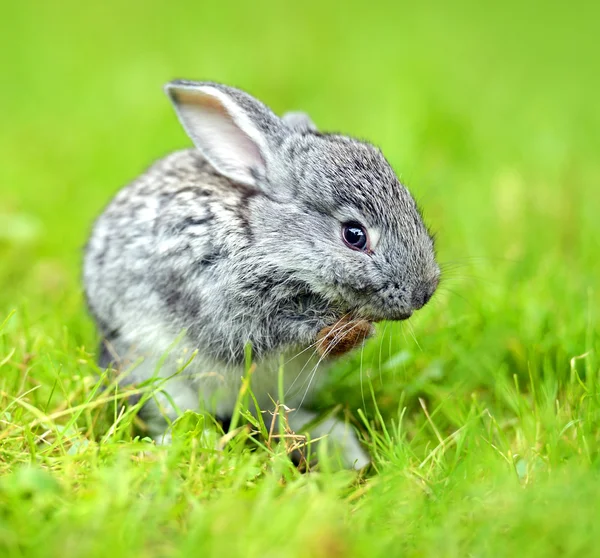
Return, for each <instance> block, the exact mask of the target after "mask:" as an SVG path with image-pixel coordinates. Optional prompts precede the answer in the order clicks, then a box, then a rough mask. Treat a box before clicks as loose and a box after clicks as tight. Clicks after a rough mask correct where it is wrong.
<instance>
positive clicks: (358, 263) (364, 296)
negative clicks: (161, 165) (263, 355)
mask: <svg viewBox="0 0 600 558" xmlns="http://www.w3.org/2000/svg"><path fill="white" fill-rule="evenodd" d="M166 91H167V93H168V95H169V97H170V98H171V100H172V101H173V104H174V106H175V109H176V111H177V114H178V117H179V119H180V121H181V123H182V124H183V126H184V128H185V130H186V131H187V133H188V134H189V136H190V137H191V139H192V140H193V141H194V143H195V145H196V146H197V147H198V148H199V149H200V150H201V151H202V153H203V154H204V156H205V157H206V158H207V159H208V160H209V162H210V163H211V164H212V165H213V167H214V168H215V169H216V171H217V172H218V173H220V174H222V175H223V176H225V177H227V178H229V179H230V180H231V181H233V182H235V183H239V184H243V185H244V186H245V187H246V188H247V189H248V191H250V192H252V195H251V196H249V197H248V206H247V214H246V215H245V216H244V223H245V226H247V227H248V231H247V234H248V235H249V237H250V238H251V239H252V242H251V243H249V247H248V248H246V250H249V251H251V252H252V253H251V254H248V259H249V261H253V262H254V267H255V268H256V265H257V264H256V262H260V264H259V265H261V266H263V273H259V275H261V276H263V277H265V276H269V275H271V276H272V277H277V278H278V281H280V282H284V281H288V280H289V282H290V283H300V284H303V285H306V286H307V288H308V290H309V291H310V292H313V293H315V294H318V295H319V296H320V297H322V298H324V299H325V300H326V301H327V302H328V303H329V304H330V305H331V307H332V308H333V309H337V310H338V311H339V312H350V313H352V314H354V315H356V316H360V317H363V318H366V319H368V320H372V321H378V320H384V319H388V320H398V319H405V318H407V317H409V316H410V315H411V313H412V312H413V311H414V310H416V309H419V308H421V307H422V306H423V305H424V304H425V303H426V302H427V301H428V300H429V299H430V298H431V296H432V294H433V292H434V291H435V289H436V287H437V285H438V282H439V275H440V270H439V267H438V265H437V263H436V261H435V253H434V244H433V239H432V237H431V235H430V234H429V232H428V230H427V227H426V226H425V224H424V223H423V219H422V217H421V214H420V212H419V209H418V207H417V205H416V203H415V201H414V199H413V198H412V196H411V195H410V193H409V192H408V190H407V189H406V188H405V187H404V186H402V184H400V182H399V181H398V178H397V177H396V175H395V173H394V171H393V170H392V168H391V167H390V165H389V163H388V162H387V161H386V159H385V158H384V156H383V155H382V154H381V152H380V151H379V150H378V149H377V148H375V147H373V146H372V145H370V144H368V143H365V142H362V141H358V140H356V139H353V138H350V137H347V136H342V135H337V134H323V133H319V132H318V131H316V129H315V127H314V125H313V124H312V122H311V121H310V119H309V118H308V117H306V116H305V115H302V114H301V113H292V114H289V115H287V116H285V117H283V118H279V117H277V116H276V115H275V114H273V112H271V110H270V109H268V108H267V107H266V106H265V105H263V104H262V103H260V102H259V101H257V100H256V99H254V98H253V97H251V96H250V95H248V94H247V93H244V92H243V91H240V90H238V89H234V88H231V87H227V86H223V85H220V84H215V83H206V82H203V83H197V82H189V81H174V82H171V83H169V84H167V86H166ZM249 273H252V271H249Z"/></svg>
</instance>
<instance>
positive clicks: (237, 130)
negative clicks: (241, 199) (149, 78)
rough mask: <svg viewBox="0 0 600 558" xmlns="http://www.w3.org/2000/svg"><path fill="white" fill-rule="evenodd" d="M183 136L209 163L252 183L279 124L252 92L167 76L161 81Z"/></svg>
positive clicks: (258, 177)
mask: <svg viewBox="0 0 600 558" xmlns="http://www.w3.org/2000/svg"><path fill="white" fill-rule="evenodd" d="M165 91H166V93H167V95H168V96H169V98H170V99H171V101H172V103H173V105H174V107H175V111H176V112H177V116H178V117H179V120H180V121H181V124H182V125H183V127H184V129H185V131H186V132H187V134H188V136H190V138H191V139H192V141H193V142H194V144H195V145H196V147H198V149H200V151H202V153H203V154H204V156H205V157H206V158H207V159H208V161H209V162H210V163H211V164H212V165H213V166H214V168H215V169H216V170H217V171H218V172H219V173H221V174H222V175H224V176H226V177H227V178H229V179H231V180H234V181H236V182H241V183H243V184H247V185H249V186H254V187H256V186H257V185H258V182H260V180H261V178H263V177H265V176H266V174H267V166H268V161H269V160H271V159H272V156H273V155H272V146H273V144H275V143H276V138H277V137H278V136H279V135H280V134H281V133H282V131H283V130H284V129H285V126H284V125H283V124H282V122H281V120H280V119H279V118H278V117H277V116H275V114H273V113H272V112H271V111H270V110H269V109H268V108H267V107H266V106H265V105H263V104H262V103H261V102H260V101H258V100H256V99H255V98H254V97H252V96H250V95H248V94H247V93H244V92H243V91H240V90H239V89H235V88H233V87H227V86H225V85H220V84H216V83H210V82H193V81H181V80H177V81H172V82H170V83H168V84H167V85H166V86H165Z"/></svg>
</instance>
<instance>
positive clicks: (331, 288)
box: [84, 80, 440, 468]
mask: <svg viewBox="0 0 600 558" xmlns="http://www.w3.org/2000/svg"><path fill="white" fill-rule="evenodd" d="M165 90H166V93H167V95H168V96H169V98H170V100H171V102H172V103H173V105H174V107H175V111H176V113H177V116H178V117H179V120H180V121H181V124H182V125H183V127H184V129H185V131H186V132H187V134H188V135H189V136H190V138H191V139H192V141H193V142H194V145H195V147H194V148H192V149H186V150H182V151H177V152H175V153H172V154H171V155H168V156H167V157H165V158H164V159H162V160H160V161H158V162H157V163H155V164H154V165H153V166H152V167H150V169H149V170H147V171H146V172H145V173H144V174H142V175H141V176H140V177H139V178H137V179H136V180H135V181H133V182H132V183H131V184H130V185H129V186H127V187H126V188H124V189H122V190H121V191H120V192H119V193H118V194H117V195H116V196H115V198H114V199H113V200H112V202H111V203H110V204H109V205H108V207H107V208H106V210H105V211H104V213H102V215H101V216H100V217H99V218H98V219H97V221H96V223H95V225H94V227H93V231H92V234H91V237H90V239H89V242H88V244H87V246H86V251H85V258H84V260H85V261H84V282H85V292H86V295H87V301H88V305H89V309H90V311H91V313H92V314H93V316H94V317H95V319H96V322H97V324H98V327H99V329H100V331H101V333H102V335H103V338H104V340H105V341H104V344H103V347H102V349H101V357H100V365H101V366H103V367H106V366H108V365H109V364H110V363H111V362H113V363H114V364H115V365H116V366H118V367H123V366H125V365H126V364H127V363H133V362H134V361H137V360H141V364H139V365H138V366H136V367H134V368H133V371H132V372H131V374H129V376H128V379H127V381H132V382H140V381H143V380H147V379H149V378H152V377H154V376H155V375H156V374H158V376H159V377H161V378H170V379H169V380H168V381H167V382H166V383H165V389H164V391H166V392H167V393H168V397H167V396H163V397H162V398H158V399H157V400H152V401H151V402H150V403H148V404H146V406H145V408H144V409H143V413H144V418H145V419H146V421H147V424H148V427H149V428H150V429H151V433H152V435H153V436H154V437H155V439H157V440H158V441H164V439H165V438H164V436H165V430H166V427H167V421H166V420H165V415H166V416H167V417H168V418H169V419H171V420H172V419H174V418H176V416H177V413H178V411H183V410H186V409H199V408H203V409H208V410H210V411H211V412H214V413H215V414H216V416H218V417H222V418H227V417H230V416H231V413H232V411H233V408H234V405H235V402H236V398H237V395H238V391H239V387H240V379H241V377H242V376H243V374H244V362H245V347H246V345H247V344H248V343H249V344H250V346H251V347H252V355H253V359H254V362H255V363H256V366H257V367H256V369H255V372H254V373H253V375H252V390H253V392H254V394H255V395H256V397H257V399H258V403H259V405H260V406H261V408H262V409H266V408H272V401H273V400H276V399H277V386H278V383H277V379H278V368H279V365H280V362H281V361H282V356H283V362H285V369H284V370H285V372H284V376H285V390H286V405H287V406H288V407H290V408H291V409H295V410H293V411H291V412H290V413H289V422H290V426H291V427H292V429H294V430H296V431H298V432H301V431H302V430H301V429H302V427H303V426H304V425H305V424H307V423H308V422H310V421H311V420H312V419H314V415H312V414H311V413H309V411H307V410H305V408H304V406H303V403H305V402H304V396H305V395H306V393H307V392H308V391H309V387H310V386H311V382H312V380H313V377H314V375H315V374H316V372H317V366H318V365H319V364H320V361H321V360H322V358H323V356H324V355H326V354H327V353H328V347H329V346H331V347H332V352H333V353H336V354H339V353H340V352H344V351H345V350H348V349H350V348H351V347H352V346H354V345H355V344H357V343H360V342H361V341H362V340H363V338H364V337H365V335H367V334H369V333H370V327H371V326H370V324H371V323H372V322H377V321H380V320H405V319H407V318H408V317H409V316H410V315H411V314H412V312H413V311H414V310H417V309H419V308H421V307H422V306H423V305H424V304H425V303H427V301H428V300H429V299H430V298H431V296H432V294H433V292H434V291H435V289H436V287H437V285H438V281H439V276H440V270H439V267H438V265H437V263H436V260H435V254H434V246H433V240H432V237H431V236H430V234H429V233H428V231H427V228H426V226H425V225H424V223H423V220H422V218H421V215H420V213H419V209H418V208H417V205H416V204H415V201H414V200H413V198H412V197H411V195H410V193H409V192H408V191H407V190H406V188H405V187H404V186H402V185H401V184H400V182H399V181H398V179H397V178H396V175H395V174H394V172H393V170H392V168H391V167H390V165H389V164H388V163H387V161H386V160H385V158H384V157H383V155H382V154H381V152H380V151H379V150H378V149H376V148H375V147H373V146H372V145H370V144H368V143H365V142H362V141H358V140H356V139H353V138H350V137H347V136H343V135H339V134H325V133H320V132H318V131H317V130H316V128H315V126H314V124H313V123H312V122H311V120H310V119H309V118H308V117H307V116H306V115H304V114H302V113H289V114H287V115H286V116H284V117H283V118H279V117H277V116H276V115H275V114H273V112H272V111H271V110H270V109H269V108H267V107H266V106H265V105H263V104H262V103H261V102H260V101H258V100H257V99H255V98H253V97H252V96H250V95H249V94H247V93H245V92H243V91H240V90H238V89H235V88H233V87H228V86H225V85H221V84H217V83H209V82H192V81H183V80H178V81H173V82H171V83H168V84H167V85H166V87H165ZM365 324H367V325H366V327H365ZM353 328H358V329H359V330H360V331H361V334H360V335H354V337H352V335H350V337H348V338H350V339H352V341H351V342H350V343H349V346H346V347H345V348H343V350H341V351H340V350H333V349H335V345H336V336H337V337H338V338H344V337H345V336H347V335H348V334H349V333H348V332H350V331H351V330H352V329H353ZM324 341H328V343H329V344H328V343H325V342H324ZM347 345H348V343H347ZM342 346H343V344H342ZM317 349H318V350H317ZM194 351H197V354H196V356H195V358H194V359H193V360H192V362H191V363H189V365H188V366H187V367H185V368H184V370H183V371H182V372H181V373H179V374H176V372H177V370H178V369H180V368H181V367H182V363H183V362H187V361H188V360H189V357H190V355H191V354H192V353H193V352H194ZM171 376H172V377H171ZM173 403H174V404H175V408H173ZM325 434H328V435H329V440H330V443H332V444H333V445H334V446H336V447H337V448H338V450H339V451H340V452H341V455H342V459H343V462H344V464H345V466H348V467H355V468H361V467H363V466H364V465H366V464H367V463H368V462H369V459H368V457H367V455H366V454H365V452H364V451H363V450H362V448H361V446H360V444H359V443H358V440H357V438H356V436H355V434H354V432H353V430H352V429H350V428H349V427H348V426H347V425H345V424H344V423H343V422H341V421H337V420H336V419H328V420H326V421H325V422H323V423H322V424H320V425H319V426H318V427H317V428H316V429H315V430H313V431H311V435H312V436H313V437H317V436H322V435H325ZM167 437H168V434H167Z"/></svg>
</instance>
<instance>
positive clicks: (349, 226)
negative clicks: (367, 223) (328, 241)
mask: <svg viewBox="0 0 600 558" xmlns="http://www.w3.org/2000/svg"><path fill="white" fill-rule="evenodd" d="M342 238H343V239H344V242H345V243H346V245H347V246H348V247H350V248H353V249H354V250H360V251H361V252H365V251H366V250H368V249H369V239H368V237H367V230H366V229H365V227H363V226H362V225H361V224H360V223H357V222H356V221H350V222H349V223H344V224H343V225H342Z"/></svg>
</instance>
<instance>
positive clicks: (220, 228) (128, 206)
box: [84, 150, 247, 350]
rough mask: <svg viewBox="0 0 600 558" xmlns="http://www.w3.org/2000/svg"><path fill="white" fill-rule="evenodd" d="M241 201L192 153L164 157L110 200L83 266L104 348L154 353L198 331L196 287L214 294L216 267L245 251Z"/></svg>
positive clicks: (240, 193) (203, 307)
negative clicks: (193, 326) (194, 327)
mask: <svg viewBox="0 0 600 558" xmlns="http://www.w3.org/2000/svg"><path fill="white" fill-rule="evenodd" d="M245 196H247V192H246V190H245V188H244V187H243V186H240V185H237V184H235V183H232V182H231V181H229V180H228V179H226V178H224V177H222V176H219V175H217V174H216V173H215V172H214V170H213V169H212V167H211V166H210V165H209V163H207V161H206V160H205V159H204V158H203V156H202V155H201V154H200V153H199V152H198V151H197V150H184V151H178V152H175V153H173V154H171V155H169V156H167V157H165V158H164V159H162V160H160V161H158V162H157V163H155V164H154V165H153V166H152V167H150V168H149V169H148V170H147V171H146V172H145V173H144V174H143V175H141V176H140V177H139V178H138V179H136V180H135V181H134V182H132V183H131V184H130V185H128V186H126V187H125V188H123V189H122V190H121V191H119V192H118V193H117V194H116V196H115V197H114V199H113V200H112V201H111V202H110V203H109V205H108V206H107V207H106V209H105V211H104V212H103V213H102V215H101V216H100V217H99V218H98V219H97V221H96V223H95V224H94V227H93V230H92V234H91V236H90V239H89V241H88V244H87V246H86V251H85V258H84V283H85V291H86V296H87V299H88V304H89V307H90V310H91V312H92V313H93V315H94V316H95V318H96V320H97V322H98V324H99V326H100V329H101V330H102V332H103V334H104V336H105V337H106V338H107V339H108V340H109V341H114V342H116V341H117V340H118V342H119V343H120V344H122V345H123V346H128V347H131V346H134V345H135V346H137V347H139V348H140V349H142V350H143V349H146V350H149V349H153V350H154V349H156V348H162V347H161V346H162V345H165V344H168V340H172V338H173V336H174V335H177V334H178V333H179V332H180V331H181V330H182V329H183V328H186V327H187V326H188V325H189V324H190V323H192V322H193V323H202V319H200V318H201V316H200V314H201V313H207V306H210V301H209V300H201V299H203V298H207V299H208V298H210V297H209V296H208V295H207V296H206V297H205V296H203V291H204V288H203V286H204V285H206V286H214V284H215V281H217V275H218V274H217V270H216V269H215V268H216V267H217V264H218V263H219V261H220V260H222V259H224V258H226V257H227V253H228V252H230V251H231V250H235V249H239V247H240V245H241V244H243V243H244V238H243V235H240V234H239V232H238V231H239V228H238V226H237V225H238V223H237V222H238V221H239V220H243V219H244V216H243V214H242V211H241V207H242V205H243V200H244V197H245ZM225 231H227V233H228V234H224V233H225ZM163 339H164V341H163ZM143 345H146V347H143Z"/></svg>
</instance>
